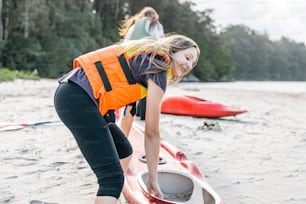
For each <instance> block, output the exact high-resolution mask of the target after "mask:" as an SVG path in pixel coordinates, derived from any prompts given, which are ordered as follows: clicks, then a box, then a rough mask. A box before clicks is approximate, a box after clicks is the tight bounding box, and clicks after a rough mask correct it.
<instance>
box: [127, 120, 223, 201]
mask: <svg viewBox="0 0 306 204" xmlns="http://www.w3.org/2000/svg"><path fill="white" fill-rule="evenodd" d="M128 138H129V141H130V142H131V144H132V146H133V150H134V153H133V158H132V160H131V163H130V165H129V168H128V170H127V172H126V175H125V183H124V187H123V194H124V199H125V200H124V201H121V202H122V203H129V204H204V203H205V204H225V203H224V201H223V200H222V199H221V198H220V196H219V195H218V194H217V193H216V192H215V190H214V189H213V188H212V187H211V186H210V185H209V184H208V183H207V181H206V180H205V178H204V177H203V176H202V174H201V172H200V171H199V169H198V167H197V166H196V165H195V164H194V163H193V162H192V161H190V160H188V158H187V157H186V156H185V154H184V153H183V152H182V151H180V150H179V149H177V148H176V147H175V146H173V145H171V144H170V143H168V142H166V141H163V140H162V141H161V148H160V155H159V156H160V158H159V166H158V177H159V185H160V188H161V191H162V192H163V194H164V198H163V199H160V198H156V197H154V196H152V195H150V194H149V193H148V191H147V189H146V185H145V182H146V178H147V175H148V171H147V164H146V157H145V151H144V132H143V129H142V128H141V127H139V126H137V125H134V126H133V127H132V129H131V132H130V135H129V137H128Z"/></svg>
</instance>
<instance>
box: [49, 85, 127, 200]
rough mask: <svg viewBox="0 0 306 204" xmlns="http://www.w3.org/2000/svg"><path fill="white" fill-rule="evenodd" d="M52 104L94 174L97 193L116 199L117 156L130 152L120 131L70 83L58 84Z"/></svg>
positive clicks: (118, 181)
mask: <svg viewBox="0 0 306 204" xmlns="http://www.w3.org/2000/svg"><path fill="white" fill-rule="evenodd" d="M54 104H55V109H56V111H57V114H58V116H59V117H60V119H61V120H62V121H63V123H64V124H65V125H66V126H67V127H68V128H69V130H70V131H71V132H72V134H73V136H74V137H75V139H76V142H77V144H78V146H79V148H80V150H81V152H82V153H83V155H84V157H85V159H86V160H87V162H88V163H89V165H90V167H91V169H92V170H93V172H94V173H95V174H96V177H97V180H98V183H99V190H98V192H97V196H113V197H116V198H119V196H120V193H121V191H122V187H123V182H124V176H123V171H122V168H121V166H120V161H119V158H120V159H122V158H125V157H127V156H129V155H131V154H132V147H131V145H130V143H129V141H128V140H127V138H126V137H125V135H124V133H123V132H122V131H121V130H120V129H119V127H118V126H117V125H116V124H115V123H113V122H111V123H107V122H106V120H105V118H104V117H102V115H101V114H100V112H99V110H98V108H97V105H96V104H95V103H94V102H93V100H92V99H91V98H90V97H89V95H88V94H87V93H86V92H85V91H84V90H83V89H82V88H80V87H79V86H78V85H76V84H74V83H72V82H68V83H63V84H61V85H59V87H58V88H57V90H56V93H55V96H54Z"/></svg>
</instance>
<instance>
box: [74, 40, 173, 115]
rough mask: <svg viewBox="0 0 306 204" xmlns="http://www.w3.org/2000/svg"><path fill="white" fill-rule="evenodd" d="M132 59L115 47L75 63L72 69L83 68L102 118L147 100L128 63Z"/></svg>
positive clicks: (86, 55)
mask: <svg viewBox="0 0 306 204" xmlns="http://www.w3.org/2000/svg"><path fill="white" fill-rule="evenodd" d="M133 56H134V55H128V54H127V53H126V52H125V51H124V48H123V47H122V46H120V45H113V46H109V47H106V48H102V49H99V50H96V51H92V52H89V53H86V54H84V55H81V56H79V57H78V58H76V59H74V61H73V67H74V68H76V67H79V66H81V67H82V68H83V70H84V72H85V74H86V76H87V78H88V80H89V84H90V86H91V88H92V91H93V96H94V97H95V98H96V99H98V101H99V111H100V112H101V114H102V115H105V114H106V113H107V112H108V111H109V110H116V109H118V108H120V107H123V106H125V105H127V104H130V103H133V102H135V101H137V100H139V99H141V98H144V97H145V96H146V94H147V88H146V87H144V86H142V85H141V84H139V83H136V81H135V79H134V78H133V76H132V73H131V70H130V65H129V59H131V58H132V57H133ZM165 58H166V60H169V57H168V56H166V57H165Z"/></svg>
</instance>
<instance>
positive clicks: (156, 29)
mask: <svg viewBox="0 0 306 204" xmlns="http://www.w3.org/2000/svg"><path fill="white" fill-rule="evenodd" d="M119 34H120V36H122V37H123V38H124V40H125V41H126V40H138V39H141V38H144V37H149V36H151V37H162V36H164V35H165V33H164V28H163V26H162V24H161V23H160V22H159V15H158V13H157V12H156V11H155V9H154V8H152V7H144V8H143V9H142V10H141V11H140V12H139V13H137V14H135V15H134V16H132V17H130V18H128V19H127V20H124V21H122V22H121V27H120V32H119ZM136 106H137V108H136ZM145 113H146V98H143V99H141V100H139V101H138V103H136V102H134V103H132V104H129V105H127V106H126V107H125V108H124V111H123V114H122V117H121V120H120V128H121V129H122V131H123V132H124V133H125V134H126V136H128V135H129V132H130V129H131V126H132V123H133V121H134V116H135V114H136V115H137V116H139V117H140V119H141V120H145Z"/></svg>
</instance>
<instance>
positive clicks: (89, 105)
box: [54, 35, 200, 204]
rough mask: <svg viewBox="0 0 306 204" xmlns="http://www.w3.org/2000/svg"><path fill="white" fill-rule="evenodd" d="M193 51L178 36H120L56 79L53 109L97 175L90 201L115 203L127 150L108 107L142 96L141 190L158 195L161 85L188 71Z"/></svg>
mask: <svg viewBox="0 0 306 204" xmlns="http://www.w3.org/2000/svg"><path fill="white" fill-rule="evenodd" d="M199 55H200V50H199V47H198V45H197V44H196V43H195V42H194V41H193V40H192V39H190V38H188V37H185V36H183V35H171V36H166V37H163V38H154V39H153V38H143V39H141V40H137V41H126V42H123V43H121V44H116V45H112V46H109V47H105V48H102V49H99V50H96V51H93V52H89V53H86V54H84V55H81V56H79V57H78V58H76V59H74V63H73V66H74V69H73V70H72V71H71V72H69V73H68V74H66V75H64V76H63V77H62V78H61V79H60V80H59V83H60V85H59V86H58V88H57V90H56V93H55V96H54V105H55V109H56V111H57V114H58V116H59V118H60V119H61V120H62V121H63V123H64V124H65V125H66V126H67V128H68V129H69V130H70V131H71V133H72V135H73V136H74V138H75V139H76V142H77V144H78V146H79V148H80V150H81V152H82V154H83V155H84V158H85V159H86V160H87V162H88V164H89V166H90V167H91V169H92V170H93V172H94V174H95V175H96V177H97V181H98V184H99V188H98V192H97V195H96V199H95V201H94V203H95V204H106V203H107V204H115V203H116V202H117V200H118V198H119V196H120V193H121V191H122V187H123V182H124V171H125V170H126V168H127V164H128V162H129V159H130V158H131V154H132V147H131V145H130V143H129V141H128V140H127V138H126V137H125V135H124V133H123V132H122V131H121V130H120V128H119V127H118V126H117V125H116V123H115V117H114V111H113V110H116V109H118V108H121V107H124V106H125V105H127V104H130V103H132V102H135V101H137V100H139V99H141V98H142V97H145V96H146V97H147V110H146V121H145V144H144V148H145V152H146V157H147V167H148V172H149V176H148V181H147V189H148V191H149V192H150V193H151V194H153V195H155V196H158V197H162V196H163V193H162V192H161V191H160V188H159V184H158V180H157V179H158V178H157V165H158V164H157V162H158V155H159V147H160V132H159V118H160V106H161V100H162V97H163V95H164V93H165V91H166V88H167V84H168V83H173V82H176V81H178V80H180V79H181V78H182V77H183V76H185V75H186V74H187V73H188V72H190V71H191V70H192V69H193V68H194V66H195V65H196V64H197V62H198V59H199ZM120 162H122V163H120Z"/></svg>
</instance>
